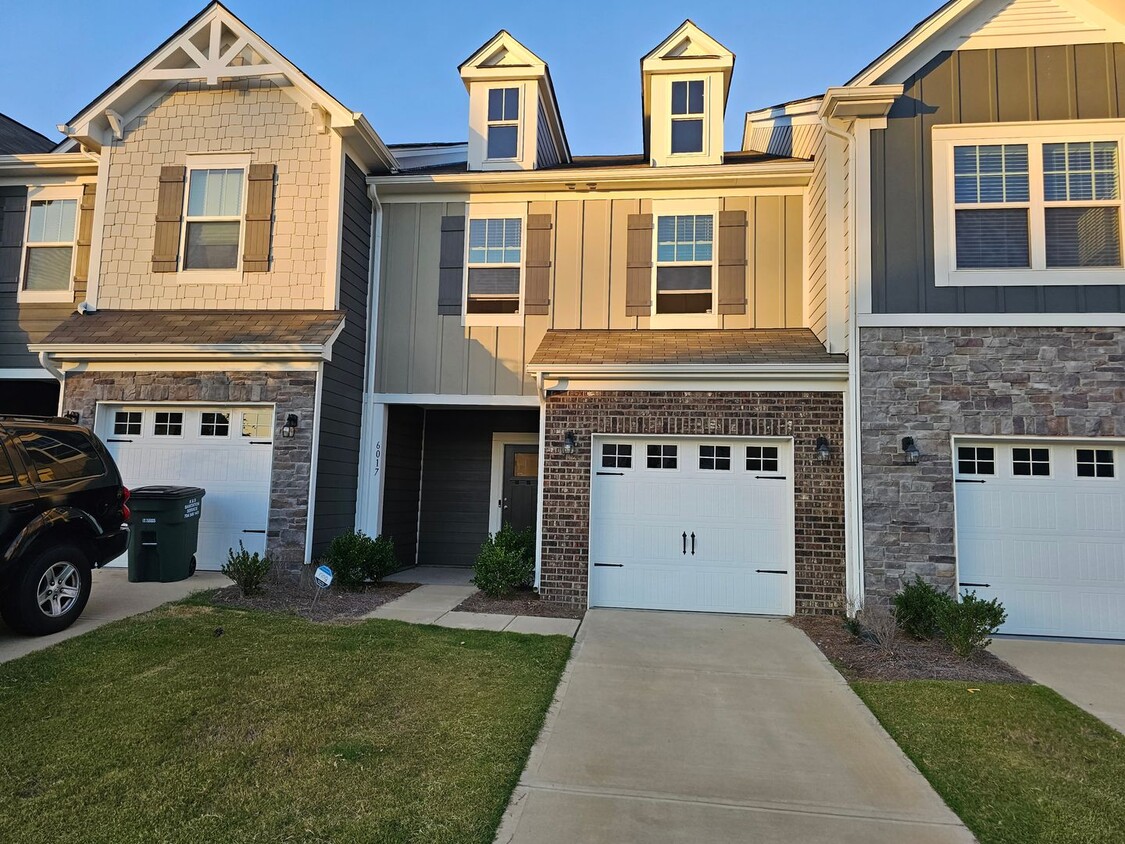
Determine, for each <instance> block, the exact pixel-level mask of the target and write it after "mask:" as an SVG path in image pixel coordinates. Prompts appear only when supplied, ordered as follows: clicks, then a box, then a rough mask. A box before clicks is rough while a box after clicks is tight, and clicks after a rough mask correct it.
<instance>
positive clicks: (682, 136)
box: [672, 79, 706, 155]
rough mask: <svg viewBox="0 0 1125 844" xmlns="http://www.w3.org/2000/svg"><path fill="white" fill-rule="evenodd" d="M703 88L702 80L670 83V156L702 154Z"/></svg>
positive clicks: (684, 80) (704, 83)
mask: <svg viewBox="0 0 1125 844" xmlns="http://www.w3.org/2000/svg"><path fill="white" fill-rule="evenodd" d="M705 86H706V82H704V81H703V80H702V79H682V80H674V81H673V82H672V154H673V155H682V154H684V153H700V152H703V121H704V116H705V108H706V107H705V106H704V102H705V99H706V98H705V96H704V93H705Z"/></svg>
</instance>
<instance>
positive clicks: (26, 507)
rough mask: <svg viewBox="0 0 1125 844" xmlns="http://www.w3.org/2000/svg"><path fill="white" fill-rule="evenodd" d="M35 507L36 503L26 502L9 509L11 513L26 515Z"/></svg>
mask: <svg viewBox="0 0 1125 844" xmlns="http://www.w3.org/2000/svg"><path fill="white" fill-rule="evenodd" d="M34 507H35V502H34V501H25V502H24V503H23V504H13V505H12V506H11V507H9V508H8V512H9V513H24V512H26V511H28V510H31V509H33V508H34Z"/></svg>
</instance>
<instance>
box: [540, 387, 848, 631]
mask: <svg viewBox="0 0 1125 844" xmlns="http://www.w3.org/2000/svg"><path fill="white" fill-rule="evenodd" d="M843 422H844V409H843V396H842V395H841V394H840V393H819V392H807V393H806V392H800V393H796V392H794V393H766V392H746V393H738V392H723V393H692V392H651V393H650V392H625V391H622V392H564V393H554V394H551V395H549V396H548V398H547V409H546V433H545V437H546V439H545V441H546V454H545V455H544V456H543V478H542V484H543V558H542V567H541V576H540V592H541V593H542V595H543V597H544V598H545V599H547V600H551V601H559V602H562V603H568V604H578V605H580V606H585V605H586V593H587V580H588V571H589V560H590V550H589V539H590V460H591V455H590V442H591V439H590V438H591V435H592V434H640V435H644V434H653V435H678V436H712V435H713V436H727V437H736V436H737V437H755V436H785V437H790V436H791V437H793V438H794V441H795V454H794V461H795V467H796V477H795V482H794V487H795V494H796V499H797V500H796V521H795V530H796V587H797V590H796V591H797V600H796V607H797V612H798V613H816V612H840V611H842V610H843V609H844V602H845V591H846V590H845V568H844V559H845V543H844V466H843V457H842V454H843ZM567 431H573V432H575V434H576V435H577V438H578V448H577V450H576V451H575V453H574V454H563V453H562V449H561V447H560V445H559V444H560V443H561V442H562V441H563V437H564V435H565V434H566V432H567ZM819 436H825V437H827V438H828V441H829V443H830V444H831V447H832V451H833V457H832V458H831V459H830V460H828V461H827V462H822V461H820V460H818V459H817V457H816V440H817V437H819Z"/></svg>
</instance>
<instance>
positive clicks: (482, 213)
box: [461, 202, 527, 326]
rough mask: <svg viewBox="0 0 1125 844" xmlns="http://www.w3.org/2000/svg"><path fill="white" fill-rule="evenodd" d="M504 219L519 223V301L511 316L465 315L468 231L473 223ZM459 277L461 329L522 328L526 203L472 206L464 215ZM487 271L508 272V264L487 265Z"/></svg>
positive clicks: (467, 304) (490, 203)
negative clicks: (511, 326)
mask: <svg viewBox="0 0 1125 844" xmlns="http://www.w3.org/2000/svg"><path fill="white" fill-rule="evenodd" d="M494 219H505V220H514V219H519V221H520V263H519V271H520V301H519V306H518V307H517V308H516V312H515V313H514V314H471V313H469V228H470V226H471V224H472V221H473V220H494ZM462 266H463V267H464V270H463V271H462V273H461V325H463V326H474V325H482V326H502V325H523V318H524V313H523V299H524V284H525V280H526V278H527V203H526V202H475V203H472V204H470V205H469V209H468V213H467V214H466V215H465V256H464V261H463V263H462ZM488 266H491V267H499V268H504V267H507V268H509V269H512V268H514V267H513V265H512V264H489V265H488Z"/></svg>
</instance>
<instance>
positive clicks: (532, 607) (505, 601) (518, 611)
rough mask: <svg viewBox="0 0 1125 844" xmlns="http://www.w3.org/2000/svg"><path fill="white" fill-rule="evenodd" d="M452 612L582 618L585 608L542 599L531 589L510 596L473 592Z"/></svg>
mask: <svg viewBox="0 0 1125 844" xmlns="http://www.w3.org/2000/svg"><path fill="white" fill-rule="evenodd" d="M453 610H454V612H488V613H496V614H498V615H535V616H539V617H540V618H576V619H578V620H581V619H582V616H584V615H586V610H584V609H581V608H579V607H573V606H570V605H569V604H559V603H555V602H554V601H544V600H543V599H542V598H540V597H539V595H538V594H537V593H535V592H532V591H531V590H527V591H521V592H516V593H515V594H514V595H512V597H510V598H489V597H488V596H487V595H485V594H484V593H483V592H474V593H473V594H472V595H470V596H469V597H468V598H466V599H465V600H463V601H462V602H461V603H460V604H458V605H457V606H456V607H454V608H453Z"/></svg>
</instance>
